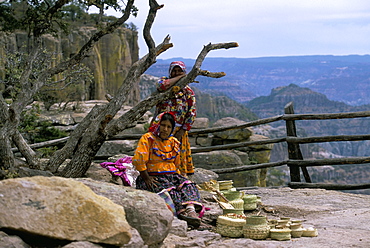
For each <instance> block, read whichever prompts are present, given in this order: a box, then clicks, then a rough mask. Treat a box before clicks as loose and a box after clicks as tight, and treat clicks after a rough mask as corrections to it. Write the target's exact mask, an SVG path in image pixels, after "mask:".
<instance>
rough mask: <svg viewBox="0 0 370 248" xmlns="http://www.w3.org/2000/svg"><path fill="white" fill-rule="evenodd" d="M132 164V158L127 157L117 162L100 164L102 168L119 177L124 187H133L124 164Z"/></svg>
mask: <svg viewBox="0 0 370 248" xmlns="http://www.w3.org/2000/svg"><path fill="white" fill-rule="evenodd" d="M130 163H132V157H129V156H126V157H123V158H120V159H118V160H117V161H116V162H114V163H112V162H103V163H100V165H101V167H103V168H105V169H107V170H108V171H109V172H110V173H112V175H114V176H119V177H120V178H121V180H122V184H123V185H124V186H132V185H131V182H130V180H129V178H128V177H127V173H126V169H127V167H126V166H125V165H124V164H130Z"/></svg>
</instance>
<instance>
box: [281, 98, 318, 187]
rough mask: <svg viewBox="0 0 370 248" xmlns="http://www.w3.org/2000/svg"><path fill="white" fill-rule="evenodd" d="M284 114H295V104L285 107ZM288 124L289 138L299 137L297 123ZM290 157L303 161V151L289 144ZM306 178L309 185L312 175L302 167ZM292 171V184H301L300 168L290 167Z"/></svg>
mask: <svg viewBox="0 0 370 248" xmlns="http://www.w3.org/2000/svg"><path fill="white" fill-rule="evenodd" d="M284 113H285V114H294V108H293V102H289V103H288V104H287V105H285V107H284ZM285 124H286V133H287V136H294V137H297V129H296V125H295V121H291V120H287V121H285ZM287 144H288V156H289V159H293V160H303V156H302V152H301V149H300V148H299V144H296V143H291V142H288V141H287ZM301 169H302V172H303V175H304V178H305V180H306V182H307V183H311V178H310V175H309V174H308V171H307V167H306V166H301ZM289 170H290V180H291V181H292V182H300V181H301V177H300V172H299V167H298V166H289Z"/></svg>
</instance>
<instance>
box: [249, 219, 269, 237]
mask: <svg viewBox="0 0 370 248" xmlns="http://www.w3.org/2000/svg"><path fill="white" fill-rule="evenodd" d="M269 233H270V226H269V225H268V224H267V220H266V216H248V217H247V218H246V224H245V226H244V227H243V235H244V237H245V238H249V239H266V238H267V237H268V236H269Z"/></svg>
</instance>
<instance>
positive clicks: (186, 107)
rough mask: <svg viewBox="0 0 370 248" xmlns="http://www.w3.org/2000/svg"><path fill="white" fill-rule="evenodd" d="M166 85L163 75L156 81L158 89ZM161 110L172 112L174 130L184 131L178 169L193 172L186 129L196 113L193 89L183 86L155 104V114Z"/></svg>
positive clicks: (164, 87) (188, 128)
mask: <svg viewBox="0 0 370 248" xmlns="http://www.w3.org/2000/svg"><path fill="white" fill-rule="evenodd" d="M168 87H169V84H168V78H167V77H163V78H162V79H161V80H160V81H159V82H158V87H157V89H158V90H159V91H164V90H166V89H167V88H168ZM163 112H172V113H174V115H175V117H176V128H175V130H174V132H177V131H178V130H179V129H180V128H182V129H184V130H185V131H186V132H185V133H184V135H183V137H182V141H181V147H180V149H181V152H180V161H181V165H180V171H181V172H183V173H187V174H193V173H194V164H193V159H192V157H191V148H190V142H189V137H188V132H187V131H189V130H190V129H191V127H192V125H193V123H194V120H195V117H196V115H197V111H196V101H195V95H194V91H193V90H192V89H191V88H190V87H189V86H185V87H184V88H183V89H181V90H180V91H179V92H177V93H175V96H174V98H170V99H167V100H165V101H163V102H161V103H159V104H158V105H157V106H156V111H155V116H156V115H158V114H160V113H163Z"/></svg>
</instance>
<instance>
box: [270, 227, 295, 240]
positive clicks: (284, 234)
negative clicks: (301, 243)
mask: <svg viewBox="0 0 370 248" xmlns="http://www.w3.org/2000/svg"><path fill="white" fill-rule="evenodd" d="M270 237H271V239H275V240H279V241H283V240H290V239H291V234H290V229H288V228H285V229H271V230H270Z"/></svg>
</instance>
